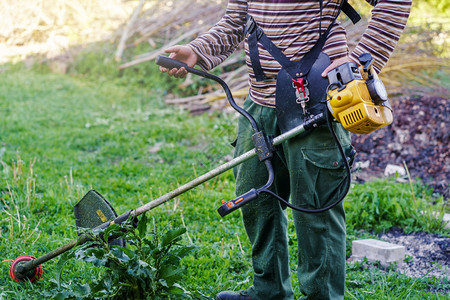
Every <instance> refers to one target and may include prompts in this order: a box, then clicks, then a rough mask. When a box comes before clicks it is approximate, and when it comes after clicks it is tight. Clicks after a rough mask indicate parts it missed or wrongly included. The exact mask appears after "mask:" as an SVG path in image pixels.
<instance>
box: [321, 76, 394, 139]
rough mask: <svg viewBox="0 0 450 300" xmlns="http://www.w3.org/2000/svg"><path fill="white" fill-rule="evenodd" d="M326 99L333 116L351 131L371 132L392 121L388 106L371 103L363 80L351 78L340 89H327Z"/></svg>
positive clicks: (359, 132) (358, 132)
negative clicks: (344, 86)
mask: <svg viewBox="0 0 450 300" xmlns="http://www.w3.org/2000/svg"><path fill="white" fill-rule="evenodd" d="M328 100H329V101H328V109H329V110H330V112H331V114H332V115H333V117H334V118H335V119H336V120H337V121H338V122H339V123H341V124H342V126H343V127H344V128H345V129H346V130H348V131H350V132H353V133H357V134H367V133H371V132H372V131H374V130H377V129H379V128H381V127H384V126H387V125H389V124H391V123H392V121H393V115H392V110H391V109H390V108H389V107H387V106H383V105H375V104H374V103H373V101H372V99H371V98H370V94H369V91H368V89H367V86H366V83H365V82H364V80H353V81H351V82H349V83H348V84H347V86H346V88H345V89H343V90H342V91H338V89H334V90H331V91H329V93H328Z"/></svg>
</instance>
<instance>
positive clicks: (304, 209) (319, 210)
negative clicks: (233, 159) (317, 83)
mask: <svg viewBox="0 0 450 300" xmlns="http://www.w3.org/2000/svg"><path fill="white" fill-rule="evenodd" d="M325 110H326V112H325V118H326V120H327V126H328V129H329V130H330V133H331V135H332V136H333V139H334V140H335V141H336V144H337V146H338V149H339V152H340V154H341V156H342V159H343V160H344V166H345V169H346V171H347V185H346V187H345V191H344V193H343V194H342V195H341V197H339V199H338V200H337V201H335V202H334V203H332V204H330V205H328V206H326V207H322V208H316V209H309V208H303V207H299V206H295V205H293V204H291V203H289V202H288V201H286V200H285V199H283V198H282V197H280V196H278V195H277V194H275V193H274V192H272V191H271V190H269V189H268V188H261V189H259V190H258V193H267V194H269V195H271V196H273V197H274V198H276V199H277V200H278V201H280V202H282V203H283V204H285V205H286V206H287V207H289V208H291V209H293V210H296V211H300V212H304V213H313V214H316V213H321V212H324V211H327V210H329V209H331V208H333V207H335V206H336V205H338V204H339V203H340V202H341V201H342V200H344V198H345V196H346V195H347V193H348V191H349V189H350V185H351V171H350V165H349V163H348V161H347V157H346V156H345V153H344V149H343V148H342V145H341V142H340V141H339V139H338V137H337V136H336V132H334V128H333V125H332V123H331V113H330V112H329V111H328V109H325Z"/></svg>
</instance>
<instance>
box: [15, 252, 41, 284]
mask: <svg viewBox="0 0 450 300" xmlns="http://www.w3.org/2000/svg"><path fill="white" fill-rule="evenodd" d="M33 259H36V257H34V256H31V255H21V256H19V257H17V258H16V259H15V260H14V261H13V263H12V264H11V267H10V268H9V276H11V278H12V279H14V280H15V281H17V282H23V281H25V280H27V279H28V280H29V281H30V282H36V281H38V280H40V279H41V278H42V273H43V272H44V269H43V268H42V265H39V266H37V267H36V268H35V269H34V270H33V269H32V270H29V271H24V272H18V270H16V268H17V267H18V266H19V265H20V264H21V263H24V262H26V261H30V260H33Z"/></svg>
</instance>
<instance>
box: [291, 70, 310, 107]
mask: <svg viewBox="0 0 450 300" xmlns="http://www.w3.org/2000/svg"><path fill="white" fill-rule="evenodd" d="M292 87H293V88H295V95H296V96H297V99H296V102H297V103H299V104H301V103H305V102H308V101H309V89H308V81H307V80H306V79H304V78H302V77H301V78H297V79H292Z"/></svg>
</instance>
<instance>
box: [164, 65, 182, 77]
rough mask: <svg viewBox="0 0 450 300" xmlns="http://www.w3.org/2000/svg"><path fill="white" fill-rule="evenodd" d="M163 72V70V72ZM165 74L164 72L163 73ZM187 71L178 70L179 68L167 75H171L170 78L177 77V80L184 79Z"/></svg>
mask: <svg viewBox="0 0 450 300" xmlns="http://www.w3.org/2000/svg"><path fill="white" fill-rule="evenodd" d="M161 71H162V70H161ZM163 72H164V71H163ZM187 73H188V72H187V71H186V69H185V68H183V67H182V68H180V69H177V68H173V69H170V70H169V71H168V72H167V74H169V75H170V76H173V77H176V78H184V77H186V75H187Z"/></svg>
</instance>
